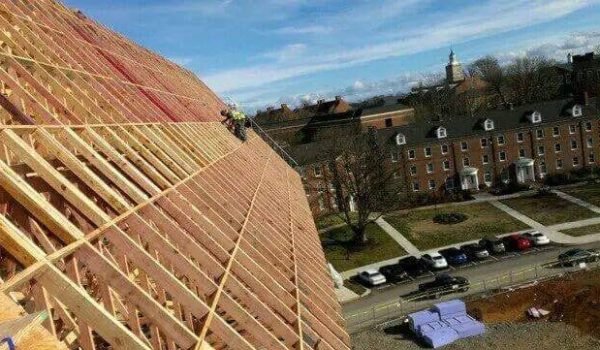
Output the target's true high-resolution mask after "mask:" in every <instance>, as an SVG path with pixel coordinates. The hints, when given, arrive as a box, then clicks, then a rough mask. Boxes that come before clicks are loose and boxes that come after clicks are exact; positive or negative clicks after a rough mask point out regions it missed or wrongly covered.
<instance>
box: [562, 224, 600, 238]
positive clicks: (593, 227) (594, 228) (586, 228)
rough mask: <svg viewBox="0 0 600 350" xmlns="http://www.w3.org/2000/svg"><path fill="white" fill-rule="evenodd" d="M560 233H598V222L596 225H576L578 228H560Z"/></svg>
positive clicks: (599, 226) (599, 228) (577, 234)
mask: <svg viewBox="0 0 600 350" xmlns="http://www.w3.org/2000/svg"><path fill="white" fill-rule="evenodd" d="M561 232H562V233H564V234H566V235H569V236H585V235H591V234H594V233H600V224H598V225H590V226H583V227H578V228H572V229H570V230H562V231H561Z"/></svg>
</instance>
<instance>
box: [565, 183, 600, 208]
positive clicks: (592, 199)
mask: <svg viewBox="0 0 600 350" xmlns="http://www.w3.org/2000/svg"><path fill="white" fill-rule="evenodd" d="M561 191H562V192H564V193H566V194H570V195H571V196H573V197H577V198H579V199H581V200H584V201H586V202H588V203H590V204H593V205H596V206H599V207H600V184H589V185H584V186H580V187H573V188H568V189H564V190H561Z"/></svg>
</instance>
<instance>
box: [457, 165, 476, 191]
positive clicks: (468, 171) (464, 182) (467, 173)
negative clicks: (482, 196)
mask: <svg viewBox="0 0 600 350" xmlns="http://www.w3.org/2000/svg"><path fill="white" fill-rule="evenodd" d="M478 172H479V169H477V168H473V167H464V168H463V170H462V171H461V172H460V186H461V188H462V189H463V190H479V178H478V176H477V173H478Z"/></svg>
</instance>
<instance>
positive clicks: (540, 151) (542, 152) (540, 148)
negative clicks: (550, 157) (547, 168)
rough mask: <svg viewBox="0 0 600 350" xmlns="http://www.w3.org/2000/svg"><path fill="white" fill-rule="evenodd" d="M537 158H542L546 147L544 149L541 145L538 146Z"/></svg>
mask: <svg viewBox="0 0 600 350" xmlns="http://www.w3.org/2000/svg"><path fill="white" fill-rule="evenodd" d="M537 151H538V156H543V155H544V154H546V147H544V146H543V145H540V146H538V149H537Z"/></svg>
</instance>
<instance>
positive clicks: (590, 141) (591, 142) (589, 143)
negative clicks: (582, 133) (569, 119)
mask: <svg viewBox="0 0 600 350" xmlns="http://www.w3.org/2000/svg"><path fill="white" fill-rule="evenodd" d="M586 145H587V148H592V146H593V145H594V139H593V138H591V137H588V139H587V141H586Z"/></svg>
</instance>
